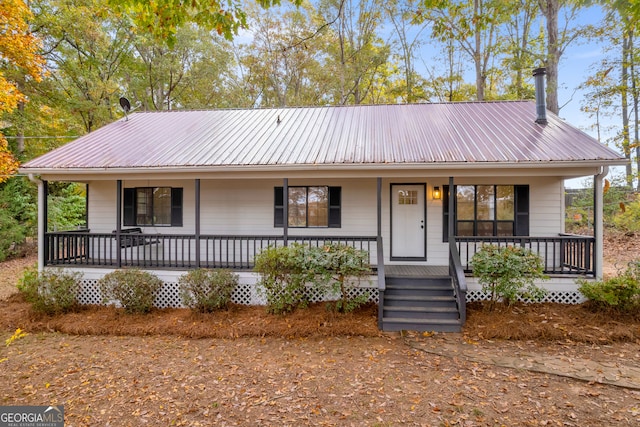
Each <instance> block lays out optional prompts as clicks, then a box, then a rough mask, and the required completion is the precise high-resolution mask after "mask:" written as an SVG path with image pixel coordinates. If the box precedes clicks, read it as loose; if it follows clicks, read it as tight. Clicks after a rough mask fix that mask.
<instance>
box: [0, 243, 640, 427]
mask: <svg viewBox="0 0 640 427" xmlns="http://www.w3.org/2000/svg"><path fill="white" fill-rule="evenodd" d="M625 242H626V241H625ZM621 244H622V243H621ZM625 244H631V245H633V244H635V243H628V242H627V243H625ZM628 252H629V251H627V253H628ZM611 253H615V251H614V252H611ZM620 253H624V251H622V250H618V254H620ZM635 253H637V251H635ZM33 261H34V260H33V258H26V259H22V260H14V261H10V262H8V263H3V264H0V339H2V342H0V384H2V385H3V386H2V387H0V405H23V404H33V405H49V404H62V405H64V407H65V422H66V424H65V425H67V426H141V425H150V426H151V425H154V426H155V425H188V426H198V425H202V426H204V425H219V426H235V425H238V426H255V425H265V426H267V425H274V426H275V425H278V426H286V425H291V426H300V425H314V426H323V425H326V426H351V425H353V426H399V425H416V426H501V425H506V426H511V425H523V426H541V425H546V426H587V425H589V426H591V425H623V426H624V425H638V423H640V390H638V389H634V388H625V387H619V386H615V385H605V384H600V383H598V382H587V381H581V380H577V379H575V378H571V377H563V376H558V375H552V374H548V373H535V372H531V371H528V370H526V369H525V368H524V365H523V367H522V368H507V367H501V366H500V363H499V361H500V360H502V359H506V358H512V356H513V355H516V354H520V355H524V356H523V357H526V358H529V359H531V358H535V355H544V356H555V357H557V360H558V361H559V363H560V364H561V365H562V366H565V367H566V369H567V370H568V371H570V370H571V369H573V366H574V365H575V362H576V361H578V360H592V361H597V362H600V363H602V364H603V365H602V366H607V367H608V370H607V371H606V372H605V371H603V372H599V373H596V376H598V375H600V376H607V375H609V376H613V377H615V372H616V367H617V366H622V365H625V366H630V367H632V368H633V369H640V321H639V319H637V318H635V317H633V316H627V317H624V316H621V317H611V316H608V317H607V316H602V315H598V314H594V313H590V312H588V311H586V310H584V309H583V308H581V307H578V306H561V305H553V304H544V305H539V306H522V305H520V306H516V307H514V308H512V309H509V310H501V311H498V312H497V313H488V312H487V311H485V310H484V309H483V308H482V307H481V306H479V305H475V304H471V305H470V307H469V320H468V322H467V325H466V326H465V330H464V332H463V333H462V334H415V333H414V334H406V333H405V334H398V333H393V334H387V333H380V332H379V331H378V330H377V328H376V317H375V316H376V311H375V308H374V307H368V308H365V309H363V310H360V311H358V312H356V313H354V314H349V315H339V314H336V313H332V312H329V311H327V310H325V309H324V307H322V306H314V307H312V308H311V309H310V310H308V311H297V312H295V313H293V314H291V315H288V316H274V315H270V314H267V313H266V311H265V310H264V308H261V307H253V308H243V307H238V306H236V307H232V308H231V309H230V310H229V311H226V312H222V313H214V314H198V315H195V314H191V313H190V312H189V311H187V310H163V311H155V312H152V313H151V314H150V315H146V316H143V315H140V316H132V315H125V314H124V313H121V312H118V311H116V310H114V309H111V308H92V309H88V310H86V311H82V312H80V313H72V314H68V315H64V316H55V317H47V316H36V315H34V314H33V313H32V312H31V311H30V309H29V306H28V304H26V303H25V302H24V301H22V299H21V297H19V296H18V295H13V296H9V294H11V293H13V289H14V288H13V286H15V280H16V278H17V277H18V276H19V274H20V272H21V271H22V269H23V268H24V267H25V266H26V265H31V264H32V263H33ZM3 284H4V285H3ZM7 284H9V285H8V286H7ZM2 292H4V293H2ZM7 297H8V298H7ZM17 328H22V329H23V330H26V331H27V332H28V334H27V335H26V336H25V337H23V338H17V339H15V340H13V341H11V342H10V343H9V345H5V344H4V342H5V340H8V339H10V338H11V337H12V335H13V334H14V332H15V330H16V329H17ZM416 343H418V344H419V345H415V344H416ZM444 348H447V349H449V348H453V349H458V350H459V351H458V350H452V351H451V352H450V353H449V352H443V351H440V350H441V349H444ZM469 351H473V352H475V353H479V354H484V355H485V358H484V359H485V360H494V361H495V363H490V362H480V361H477V360H476V361H474V360H470V359H468V358H465V357H464V355H463V353H465V352H469ZM614 379H615V378H614ZM638 380H639V383H640V378H639V379H638Z"/></svg>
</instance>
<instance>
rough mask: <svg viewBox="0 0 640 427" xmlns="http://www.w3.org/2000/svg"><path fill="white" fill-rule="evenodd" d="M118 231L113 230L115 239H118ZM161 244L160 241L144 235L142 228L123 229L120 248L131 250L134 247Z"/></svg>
mask: <svg viewBox="0 0 640 427" xmlns="http://www.w3.org/2000/svg"><path fill="white" fill-rule="evenodd" d="M117 232H118V230H113V231H112V232H111V234H113V238H114V239H115V238H117V237H116V235H117ZM156 243H160V241H159V240H158V239H155V238H153V237H149V236H146V235H144V234H143V233H142V228H140V227H133V228H123V229H122V230H120V248H130V247H133V246H146V245H153V244H156Z"/></svg>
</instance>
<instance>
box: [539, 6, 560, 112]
mask: <svg viewBox="0 0 640 427" xmlns="http://www.w3.org/2000/svg"><path fill="white" fill-rule="evenodd" d="M539 3H540V10H541V11H542V14H543V15H544V17H545V19H546V21H547V60H546V64H545V66H546V68H547V109H548V110H549V111H551V112H552V113H554V114H558V112H559V111H560V107H559V106H558V63H559V62H560V46H558V12H559V10H560V4H559V3H560V0H539Z"/></svg>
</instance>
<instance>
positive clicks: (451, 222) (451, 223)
mask: <svg viewBox="0 0 640 427" xmlns="http://www.w3.org/2000/svg"><path fill="white" fill-rule="evenodd" d="M454 197H455V192H454V188H453V177H452V176H450V177H449V233H448V234H449V236H448V239H447V240H449V242H452V241H453V236H455V234H456V233H455V230H454V227H455V224H456V222H455V215H454V214H455V212H454V211H453V210H454V209H455V198H454Z"/></svg>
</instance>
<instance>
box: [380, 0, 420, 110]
mask: <svg viewBox="0 0 640 427" xmlns="http://www.w3.org/2000/svg"><path fill="white" fill-rule="evenodd" d="M416 8H417V1H416V0H393V1H390V2H389V3H387V4H386V5H385V9H386V11H387V15H388V16H389V19H391V23H392V24H393V28H394V33H395V35H396V41H397V44H398V45H400V52H401V53H400V55H399V56H400V58H401V61H400V63H401V64H402V69H403V73H404V91H403V94H404V96H403V97H402V99H403V100H404V101H405V102H408V103H411V102H415V101H417V100H425V99H426V93H425V90H424V87H423V85H424V83H425V82H422V81H420V80H421V79H420V77H419V76H418V74H417V73H416V70H415V56H416V51H417V50H418V48H419V47H420V46H421V44H422V33H423V32H424V30H425V29H426V28H427V25H428V23H426V22H422V23H421V24H417V23H416V22H415V17H416V15H415V11H416Z"/></svg>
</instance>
